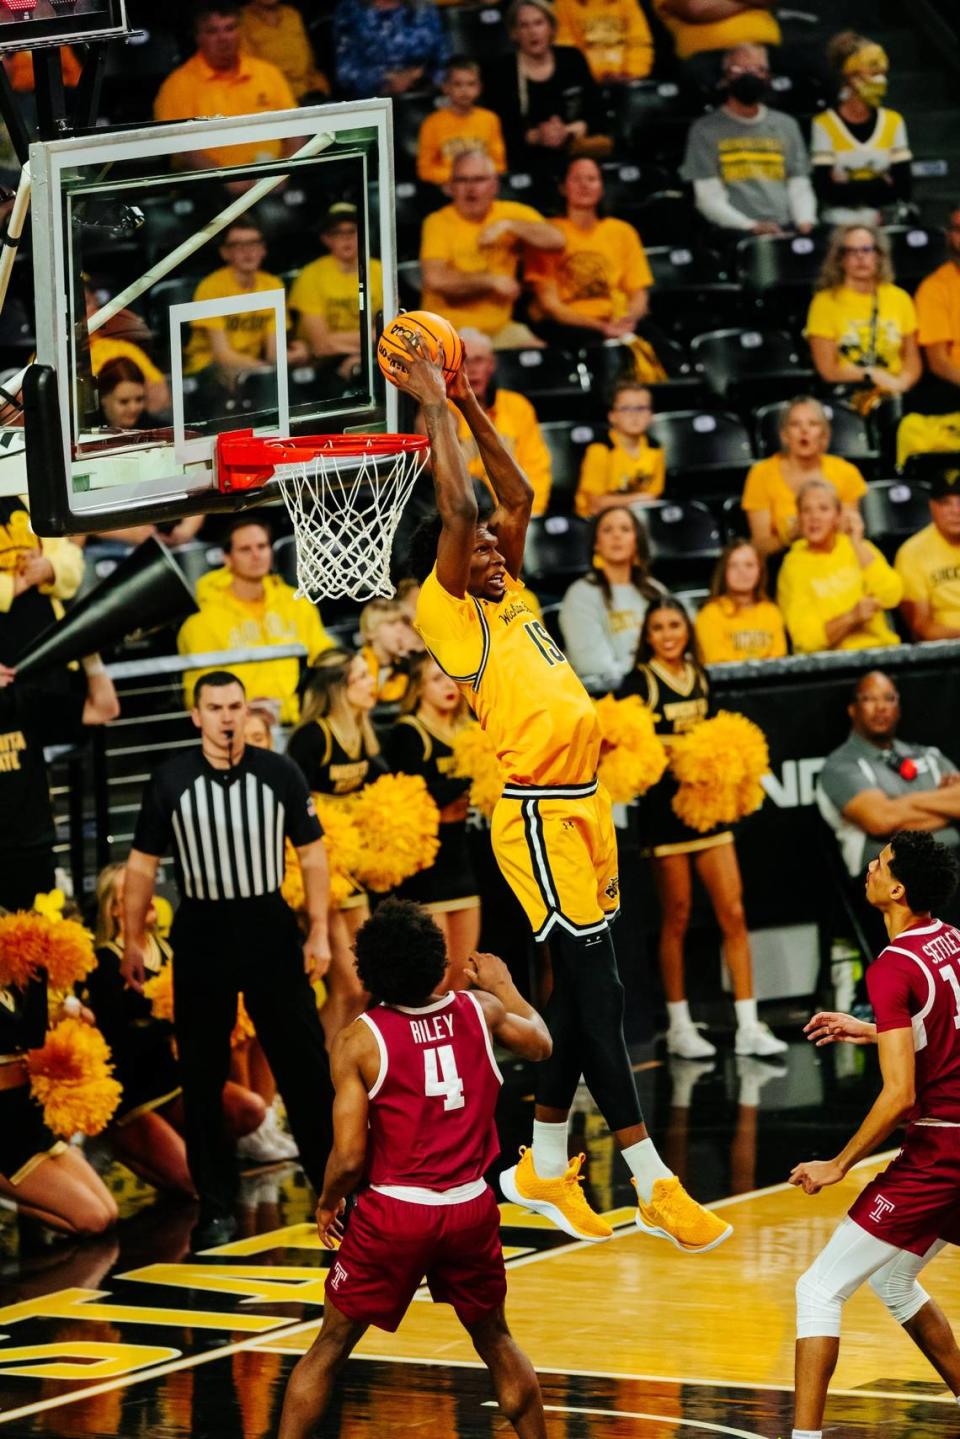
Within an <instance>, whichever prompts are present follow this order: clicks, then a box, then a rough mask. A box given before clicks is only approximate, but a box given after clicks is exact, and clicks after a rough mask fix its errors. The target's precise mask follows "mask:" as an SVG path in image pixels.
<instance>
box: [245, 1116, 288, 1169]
mask: <svg viewBox="0 0 960 1439" xmlns="http://www.w3.org/2000/svg"><path fill="white" fill-rule="evenodd" d="M237 1153H238V1154H239V1155H240V1157H241V1158H242V1159H252V1160H254V1162H255V1163H257V1164H276V1163H277V1162H278V1161H279V1160H281V1159H296V1157H297V1154H298V1153H299V1151H298V1149H297V1144H296V1140H294V1139H293V1137H292V1136H291V1135H289V1134H284V1133H283V1131H282V1129H280V1127H279V1125H278V1124H277V1117H276V1115H275V1114H274V1112H273V1110H272V1109H268V1110H267V1117H266V1119H264V1121H263V1122H262V1124H260V1125H259V1127H258V1128H257V1129H255V1130H254V1131H253V1133H252V1134H245V1135H244V1136H243V1138H242V1139H239V1140H237Z"/></svg>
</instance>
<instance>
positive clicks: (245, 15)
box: [240, 5, 330, 100]
mask: <svg viewBox="0 0 960 1439" xmlns="http://www.w3.org/2000/svg"><path fill="white" fill-rule="evenodd" d="M273 14H274V16H275V17H276V20H277V24H275V25H274V24H271V23H270V22H269V21H267V20H264V19H262V18H261V17H260V16H259V15H257V14H256V13H255V11H254V9H253V6H252V5H245V6H244V8H243V10H242V11H241V14H240V30H241V33H242V35H243V43H244V47H245V48H246V49H247V50H248V51H249V52H250V54H251V55H255V56H256V57H257V59H258V60H267V61H269V63H270V64H271V65H276V67H277V69H278V70H279V71H280V72H281V74H282V75H284V76H285V77H286V80H287V83H288V84H289V86H290V89H291V90H292V91H293V94H294V96H295V97H296V98H297V99H298V100H299V99H300V97H301V95H306V94H307V92H308V91H310V90H322V91H323V93H324V94H325V95H327V94H329V93H330V85H329V82H328V81H327V77H326V75H324V74H322V73H321V71H319V70H318V69H317V67H316V65H315V64H314V60H313V50H312V48H311V46H310V40H309V38H308V36H307V32H306V29H305V28H304V24H303V16H302V15H301V14H300V11H299V10H297V9H295V8H294V6H292V5H278V6H277V8H276V10H274V11H273Z"/></svg>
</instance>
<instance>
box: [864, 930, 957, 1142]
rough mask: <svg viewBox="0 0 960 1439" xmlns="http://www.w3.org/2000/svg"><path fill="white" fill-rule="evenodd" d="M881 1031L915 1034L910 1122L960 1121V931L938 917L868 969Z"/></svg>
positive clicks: (894, 943) (898, 942)
mask: <svg viewBox="0 0 960 1439" xmlns="http://www.w3.org/2000/svg"><path fill="white" fill-rule="evenodd" d="M867 991H868V993H869V995H870V1003H871V1004H872V1005H873V1012H874V1014H875V1015H876V1018H877V1030H878V1032H879V1033H881V1034H882V1033H883V1032H884V1031H885V1030H888V1029H903V1028H905V1027H906V1026H907V1025H909V1026H910V1027H911V1028H912V1030H913V1047H914V1050H915V1052H916V1063H917V1070H916V1092H917V1102H916V1104H915V1105H914V1107H913V1109H912V1110H911V1111H910V1113H909V1115H908V1116H907V1121H908V1123H909V1122H913V1121H915V1120H918V1119H945V1120H950V1121H951V1122H953V1123H960V930H956V929H954V928H953V926H952V925H949V924H944V923H943V921H942V920H939V919H935V920H932V921H931V922H930V923H929V924H924V925H916V926H914V928H912V929H906V930H904V931H903V933H902V934H898V935H897V937H896V939H895V940H893V941H892V943H890V944H888V945H887V947H886V949H885V950H884V951H883V953H882V954H881V955H880V956H879V958H878V959H877V960H876V961H875V962H874V963H873V964H871V966H870V968H869V969H868V970H867Z"/></svg>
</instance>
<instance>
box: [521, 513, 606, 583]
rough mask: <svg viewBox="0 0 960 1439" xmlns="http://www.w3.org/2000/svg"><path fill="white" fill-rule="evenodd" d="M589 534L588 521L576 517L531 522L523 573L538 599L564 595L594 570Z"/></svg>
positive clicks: (545, 518)
mask: <svg viewBox="0 0 960 1439" xmlns="http://www.w3.org/2000/svg"><path fill="white" fill-rule="evenodd" d="M589 534H590V526H589V524H588V523H587V521H586V520H581V519H580V518H579V517H578V516H576V515H546V516H542V517H541V518H539V519H533V520H531V521H530V528H529V529H528V530H527V544H526V549H525V550H524V555H523V570H524V576H525V578H526V581H527V583H528V584H529V585H530V587H531V588H532V589H533V590H535V591H536V592H537V594H538V595H539V594H541V593H543V594H551V595H562V594H563V592H564V590H565V589H566V588H567V586H568V585H569V584H570V583H571V582H572V581H573V580H575V579H577V578H578V576H580V575H582V574H584V573H585V572H586V571H587V570H588V569H589V568H590V546H589Z"/></svg>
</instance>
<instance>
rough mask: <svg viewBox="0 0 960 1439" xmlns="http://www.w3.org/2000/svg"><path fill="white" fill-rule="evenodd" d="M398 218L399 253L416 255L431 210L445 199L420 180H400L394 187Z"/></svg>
mask: <svg viewBox="0 0 960 1439" xmlns="http://www.w3.org/2000/svg"><path fill="white" fill-rule="evenodd" d="M393 193H394V199H395V203H396V217H397V253H398V254H399V255H416V254H417V252H418V251H419V249H420V232H421V230H422V229H423V222H424V219H425V218H426V216H427V215H429V213H430V211H431V210H435V209H437V207H438V205H439V204H442V202H443V197H442V196H441V195H440V193H439V191H438V190H435V189H434V187H433V186H432V185H423V184H421V183H420V181H419V180H414V179H404V180H398V181H397V183H396V186H395V187H394V192H393Z"/></svg>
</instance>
